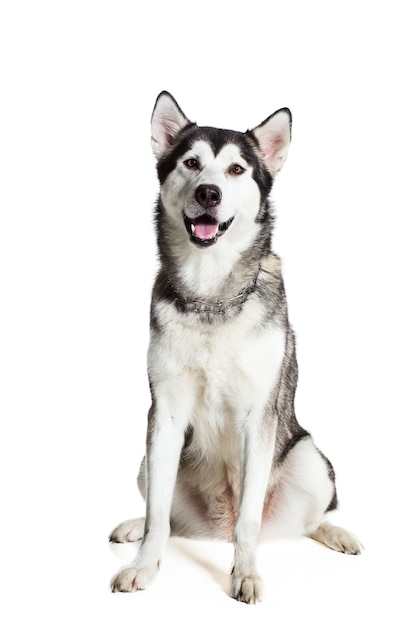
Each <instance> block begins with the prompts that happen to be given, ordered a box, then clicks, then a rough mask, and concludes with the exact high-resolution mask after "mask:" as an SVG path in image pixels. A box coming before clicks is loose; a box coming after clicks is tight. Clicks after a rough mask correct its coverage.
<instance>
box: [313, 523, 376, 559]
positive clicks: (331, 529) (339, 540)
mask: <svg viewBox="0 0 417 626" xmlns="http://www.w3.org/2000/svg"><path fill="white" fill-rule="evenodd" d="M309 536H310V537H311V539H314V540H315V541H319V542H320V543H323V544H324V545H325V546H327V547H328V548H331V549H332V550H336V552H344V553H345V554H361V552H362V550H363V549H364V547H363V545H362V544H361V542H360V541H359V540H358V539H357V538H356V537H355V535H353V534H352V533H351V532H349V531H348V530H345V529H344V528H340V526H333V524H330V523H329V522H323V523H322V524H320V526H318V528H316V530H315V531H314V532H312V533H310V535H309Z"/></svg>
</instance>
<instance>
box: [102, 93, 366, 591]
mask: <svg viewBox="0 0 417 626" xmlns="http://www.w3.org/2000/svg"><path fill="white" fill-rule="evenodd" d="M290 138H291V114H290V111H289V110H288V109H280V110H279V111H277V112H276V113H274V114H273V115H271V116H270V117H269V118H268V119H267V120H265V121H264V122H263V123H262V124H260V125H259V126H258V127H257V128H255V129H253V130H251V131H247V132H246V133H240V132H234V131H230V130H221V129H218V128H210V127H199V126H197V125H196V124H194V123H191V122H190V121H189V120H188V118H187V117H186V116H185V115H184V113H183V112H182V111H181V109H180V108H179V106H178V104H177V103H176V101H175V100H174V99H173V98H172V96H171V95H170V94H168V93H167V92H162V93H161V94H160V95H159V97H158V99H157V101H156V104H155V108H154V111H153V115H152V146H153V151H154V153H155V155H156V158H157V170H158V176H159V180H160V184H161V192H160V197H159V200H158V203H157V206H156V215H155V220H156V226H157V237H158V247H159V256H160V269H159V273H158V276H157V278H156V281H155V285H154V289H153V296H152V306H151V337H150V345H149V352H148V372H149V383H150V390H151V395H152V405H151V408H150V411H149V418H148V433H147V448H146V450H147V451H146V456H145V458H144V460H143V462H142V465H141V470H140V473H139V477H138V484H139V488H140V491H141V493H142V494H143V496H144V497H145V498H146V505H147V506H146V518H145V520H143V519H135V520H129V521H127V522H124V523H122V524H120V525H119V526H118V527H117V528H115V530H114V531H113V532H112V534H111V536H110V540H111V541H114V542H126V541H136V540H138V539H143V540H142V543H141V545H140V548H139V553H138V555H137V557H136V559H135V560H134V562H133V563H132V564H131V566H130V567H128V568H127V569H123V570H122V571H120V572H119V573H118V574H117V575H116V576H115V578H114V579H113V581H112V589H113V591H136V590H138V589H145V588H146V587H147V586H148V585H149V584H150V583H151V582H152V580H153V578H154V577H155V575H156V573H157V571H158V569H159V567H160V563H161V559H162V557H163V552H164V548H165V545H166V542H167V540H168V537H169V535H170V534H171V535H181V536H185V537H193V538H202V539H217V540H226V541H232V542H233V544H234V551H235V557H234V565H233V572H232V595H233V597H234V598H236V599H237V600H241V601H243V602H248V603H254V602H256V601H257V600H260V599H261V597H262V582H261V579H260V576H259V574H258V570H257V566H256V550H257V545H258V542H259V541H260V539H265V538H272V537H279V536H303V535H308V536H310V537H312V538H313V539H316V540H317V541H320V542H322V543H324V544H326V545H327V546H328V547H330V548H332V549H334V550H338V551H340V552H346V553H348V554H358V553H359V552H360V550H361V544H360V543H359V542H358V540H357V539H356V538H355V537H354V536H353V535H352V534H350V533H349V532H347V531H345V530H343V529H341V528H338V527H336V526H333V525H331V524H330V523H329V522H328V521H326V513H327V512H328V511H331V510H332V509H334V508H335V507H336V506H337V498H336V489H335V480H334V472H333V469H332V466H331V464H330V462H329V461H328V460H327V459H326V457H325V456H324V455H323V454H322V453H321V452H320V451H319V450H318V449H317V448H316V446H315V445H314V442H313V440H312V438H311V436H310V435H309V433H307V432H306V431H305V430H304V429H303V428H302V427H301V426H300V425H299V424H298V422H297V420H296V417H295V413H294V395H295V389H296V385H297V361H296V355H295V341H294V335H293V331H292V329H291V327H290V325H289V322H288V316H287V304H286V298H285V291H284V285H283V280H282V275H281V265H280V260H279V258H278V257H277V256H276V255H275V254H274V253H273V252H272V251H271V230H272V223H273V215H272V213H271V206H270V202H269V194H270V191H271V188H272V184H273V179H274V177H275V175H276V174H277V172H278V171H279V170H280V169H281V167H282V165H283V164H284V162H285V159H286V156H287V151H288V147H289V144H290Z"/></svg>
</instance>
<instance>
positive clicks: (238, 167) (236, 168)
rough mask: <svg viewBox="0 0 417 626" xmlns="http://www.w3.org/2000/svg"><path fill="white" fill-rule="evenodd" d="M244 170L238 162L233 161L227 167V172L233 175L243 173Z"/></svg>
mask: <svg viewBox="0 0 417 626" xmlns="http://www.w3.org/2000/svg"><path fill="white" fill-rule="evenodd" d="M244 171H245V170H244V168H243V167H242V166H241V165H239V163H233V165H231V166H230V167H229V173H230V174H234V175H235V176H239V175H240V174H243V172H244Z"/></svg>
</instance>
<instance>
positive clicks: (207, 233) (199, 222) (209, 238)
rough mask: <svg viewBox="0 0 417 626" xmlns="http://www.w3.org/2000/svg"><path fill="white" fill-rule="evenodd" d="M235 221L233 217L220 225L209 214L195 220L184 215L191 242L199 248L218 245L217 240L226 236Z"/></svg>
mask: <svg viewBox="0 0 417 626" xmlns="http://www.w3.org/2000/svg"><path fill="white" fill-rule="evenodd" d="M233 219H234V218H233V217H231V218H230V220H227V222H222V223H220V222H218V221H217V220H216V219H215V218H214V217H212V216H211V215H208V214H206V215H200V217H197V218H195V219H193V220H192V219H191V218H189V217H187V215H184V224H185V227H186V229H187V232H188V234H189V235H190V241H192V242H193V243H195V244H196V245H197V246H202V247H207V246H211V245H212V244H213V243H216V241H217V239H218V238H219V237H221V236H222V235H224V233H225V232H226V230H227V229H228V228H229V226H230V224H231V223H232V222H233Z"/></svg>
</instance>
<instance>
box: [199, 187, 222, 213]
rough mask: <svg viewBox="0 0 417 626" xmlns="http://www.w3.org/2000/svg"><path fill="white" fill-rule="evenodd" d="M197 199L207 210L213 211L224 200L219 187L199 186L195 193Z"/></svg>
mask: <svg viewBox="0 0 417 626" xmlns="http://www.w3.org/2000/svg"><path fill="white" fill-rule="evenodd" d="M195 199H196V200H197V202H198V204H199V205H200V206H202V207H204V208H205V209H211V208H213V207H215V206H217V205H218V204H220V200H221V199H222V192H221V191H220V189H219V187H217V185H199V186H198V187H197V189H196V191H195Z"/></svg>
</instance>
